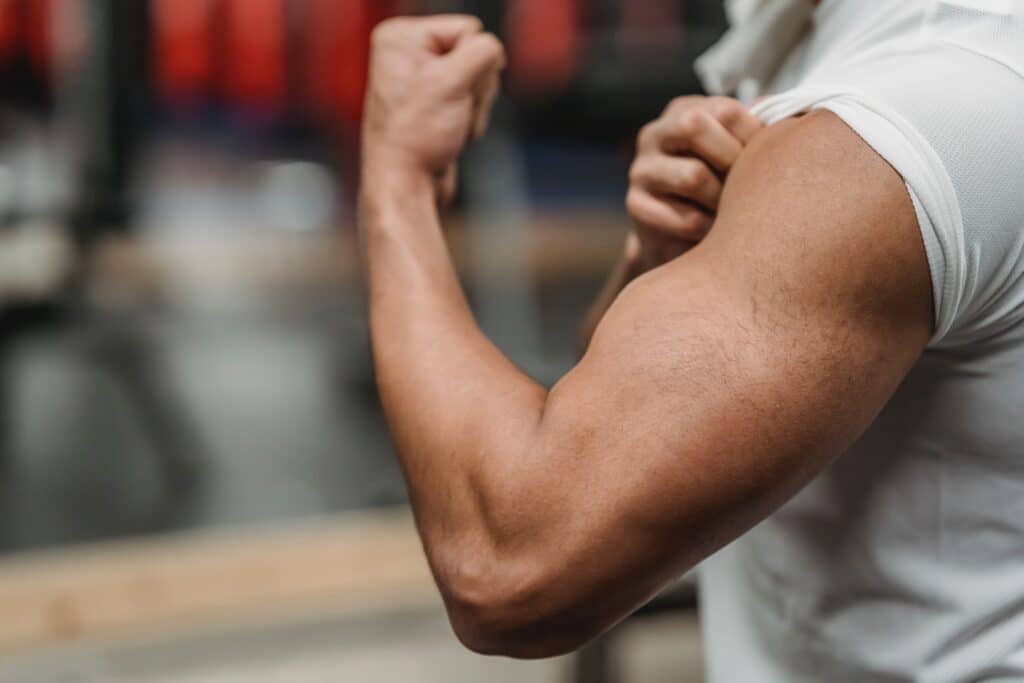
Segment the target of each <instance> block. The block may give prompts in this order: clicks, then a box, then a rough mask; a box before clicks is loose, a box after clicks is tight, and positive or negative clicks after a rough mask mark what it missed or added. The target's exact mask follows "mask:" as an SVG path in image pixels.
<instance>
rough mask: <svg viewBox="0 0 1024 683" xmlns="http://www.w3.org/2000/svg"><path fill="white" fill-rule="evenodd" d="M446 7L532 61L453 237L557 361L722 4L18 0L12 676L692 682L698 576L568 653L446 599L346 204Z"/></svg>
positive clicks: (469, 178)
mask: <svg viewBox="0 0 1024 683" xmlns="http://www.w3.org/2000/svg"><path fill="white" fill-rule="evenodd" d="M439 11H460V12H472V13H474V14H477V15H479V16H481V17H482V18H483V19H484V21H485V24H486V25H487V27H488V29H490V30H492V31H495V32H496V33H499V34H500V35H501V36H502V37H503V39H504V40H505V41H506V44H507V46H508V49H509V54H510V67H509V71H508V75H507V79H506V84H505V85H506V89H505V94H504V96H503V98H502V100H501V101H500V103H499V106H498V110H497V112H496V117H495V123H494V126H493V129H492V131H491V132H490V134H489V135H488V136H487V138H486V139H485V140H483V141H482V142H481V143H479V144H478V145H476V146H475V147H474V148H473V149H472V150H471V151H470V152H469V154H468V155H467V157H466V159H465V171H464V173H463V178H464V183H463V187H462V190H461V193H460V198H459V201H458V203H457V206H456V209H455V211H454V212H453V215H452V216H451V218H450V220H449V223H450V234H451V241H452V245H453V251H454V253H455V254H456V258H457V262H458V264H459V268H460V271H461V273H462V274H463V277H464V282H465V283H466V285H467V288H468V290H469V292H470V296H471V299H472V301H473V304H474V307H475V309H476V311H477V314H478V316H479V319H480V321H481V324H482V325H483V327H484V328H485V330H486V331H487V332H488V333H489V334H490V335H491V336H492V338H493V339H494V340H495V341H496V342H497V343H498V344H499V345H500V346H501V347H502V348H503V349H505V351H506V352H507V353H508V354H509V355H510V356H511V357H512V358H513V360H515V361H516V362H518V363H519V364H520V365H521V366H522V367H524V368H526V369H527V370H528V371H529V372H531V373H532V374H533V375H534V376H536V377H537V378H538V379H540V380H542V381H544V382H552V381H554V380H555V379H556V378H557V377H558V376H559V375H560V374H561V373H563V372H564V371H565V370H566V369H567V368H569V367H570V366H571V364H572V363H573V360H574V344H575V337H576V327H577V325H578V324H579V322H580V320H581V317H582V315H583V312H584V310H585V308H586V306H587V304H588V303H589V301H590V299H591V297H592V296H593V295H594V294H595V293H596V291H597V288H598V287H599V285H600V282H601V280H602V278H603V277H604V275H605V274H606V272H607V270H608V268H609V267H610V266H611V265H612V263H613V261H614V260H615V258H616V256H617V254H618V250H619V249H620V247H621V244H622V241H623V239H624V236H625V233H626V230H627V228H628V219H627V217H626V216H625V213H624V209H623V206H622V204H623V198H624V195H625V188H626V172H627V168H628V166H629V163H630V160H631V156H632V153H633V139H634V137H635V134H636V131H637V130H638V129H639V127H640V126H641V125H643V124H644V123H645V122H647V121H648V120H650V119H653V118H654V117H655V116H657V115H658V114H659V113H660V111H661V110H662V108H663V107H664V106H665V104H666V103H667V102H668V101H669V100H670V99H671V98H672V97H675V96H677V95H681V94H690V93H695V92H699V86H698V83H697V81H696V78H695V76H694V73H693V70H692V62H693V60H694V58H695V57H696V56H697V55H698V54H700V53H701V52H702V51H703V50H704V49H706V48H707V47H708V46H709V45H710V44H711V43H713V42H714V41H715V39H716V38H717V37H718V36H719V35H720V34H721V32H722V31H723V30H724V28H725V25H726V16H725V11H724V9H723V6H722V2H721V0H686V1H684V0H505V1H500V0H462V1H460V0H417V1H411V0H410V1H399V0H0V553H2V554H0V681H5V682H6V681H7V680H10V681H17V682H18V683H21V682H23V681H36V680H39V681H55V680H61V681H65V680H67V681H106V680H116V681H122V680H124V681H142V680H145V681H149V680H152V681H158V680H159V681H195V680H204V681H226V680H242V679H243V678H244V680H247V681H263V680H275V681H276V680H288V681H297V680H316V681H321V680H346V681H348V680H352V681H361V680H374V681H391V680H394V681H431V682H432V681H475V680H481V679H483V678H484V677H488V678H490V679H491V680H493V681H501V680H506V678H507V680H521V679H523V678H526V679H528V680H536V681H547V680H550V681H568V680H576V681H586V682H593V683H600V682H601V681H606V680H609V681H610V680H629V681H632V680H638V681H662V680H665V681H668V680H671V681H680V680H700V663H699V642H698V638H697V635H696V630H695V629H696V626H695V623H696V622H695V619H696V618H695V616H694V612H693V611H692V607H693V602H694V601H693V599H692V595H691V594H690V593H689V592H688V591H687V590H685V589H682V590H679V591H676V592H673V593H672V594H670V595H669V596H666V597H665V598H662V599H661V600H659V601H657V602H656V603H655V604H654V605H652V606H651V608H649V609H648V610H646V612H645V614H644V615H642V616H641V617H639V618H638V619H637V620H634V621H631V622H630V623H628V624H626V625H625V626H623V627H621V628H620V629H619V630H618V631H617V632H616V633H615V634H613V635H612V636H611V637H609V638H607V639H605V640H603V641H601V642H600V643H597V644H596V645H595V646H593V647H592V648H589V649H588V650H587V651H585V652H584V653H582V654H581V655H579V656H575V657H571V658H567V659H566V660H564V661H560V662H554V663H540V664H531V665H520V664H513V663H510V662H500V661H489V660H483V659H480V658H475V657H473V656H471V655H468V654H465V653H462V652H461V651H460V650H459V648H458V646H457V644H456V643H455V641H454V638H453V637H452V636H451V635H450V633H449V632H448V631H447V628H446V626H445V625H444V622H443V618H442V617H441V615H440V613H439V611H438V605H437V602H436V597H435V596H434V595H433V592H432V590H431V589H430V586H429V577H428V576H426V573H425V569H424V568H423V566H422V558H421V557H420V554H419V548H418V546H417V545H416V542H415V537H414V535H413V533H412V529H411V525H410V524H409V521H408V516H407V513H405V512H404V501H405V491H404V486H403V483H402V481H401V478H400V475H399V471H398V468H397V466H396V464H395V462H394V459H393V456H392V452H391V446H390V444H389V440H388V436H387V432H386V428H385V425H384V422H383V419H382V417H381V415H380V411H379V407H378V404H377V400H376V395H375V392H374V388H373V377H372V372H371V369H370V362H369V348H368V341H367V332H366V325H365V322H364V316H363V304H362V292H361V288H360V277H359V273H358V267H357V263H356V258H355V250H356V244H355V234H354V233H355V231H354V226H353V202H354V197H355V193H356V187H357V184H358V177H357V171H358V158H357V150H358V129H359V120H360V115H361V108H362V96H363V90H364V87H365V81H366V66H367V50H368V41H369V35H370V32H371V30H372V28H373V26H374V25H375V24H376V23H377V22H379V21H380V20H382V19H384V18H386V17H388V16H392V15H395V14H415V13H431V12H439ZM5 613H6V614H5ZM503 676H504V677H505V678H503ZM616 677H618V678H616Z"/></svg>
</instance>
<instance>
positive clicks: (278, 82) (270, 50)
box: [221, 0, 288, 110]
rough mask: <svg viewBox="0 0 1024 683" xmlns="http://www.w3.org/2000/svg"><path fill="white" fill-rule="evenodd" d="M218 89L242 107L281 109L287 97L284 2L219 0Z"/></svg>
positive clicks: (282, 0) (286, 31)
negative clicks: (220, 53) (220, 55)
mask: <svg viewBox="0 0 1024 683" xmlns="http://www.w3.org/2000/svg"><path fill="white" fill-rule="evenodd" d="M221 2H222V3H223V4H222V7H221V11H222V12H223V15H222V16H223V29H224V34H225V35H224V43H223V45H224V58H223V60H222V62H221V63H222V65H223V70H222V71H221V76H222V87H223V89H224V94H225V95H226V96H227V98H228V99H229V100H230V101H231V102H233V103H235V104H237V105H241V106H243V107H246V108H254V109H264V110H265V109H274V108H280V107H282V106H283V104H284V101H285V98H286V96H287V94H288V68H287V56H288V55H287V46H286V39H287V33H288V13H287V11H286V9H285V0H221Z"/></svg>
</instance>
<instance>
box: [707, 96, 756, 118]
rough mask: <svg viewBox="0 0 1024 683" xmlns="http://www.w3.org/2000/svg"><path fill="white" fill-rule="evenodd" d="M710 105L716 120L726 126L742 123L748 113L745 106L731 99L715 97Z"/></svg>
mask: <svg viewBox="0 0 1024 683" xmlns="http://www.w3.org/2000/svg"><path fill="white" fill-rule="evenodd" d="M709 105H710V110H711V112H712V114H713V115H714V116H715V118H716V119H718V120H719V121H720V122H722V123H724V124H732V123H736V122H738V121H740V120H741V119H742V118H743V117H744V115H745V114H746V112H747V110H746V107H744V106H743V104H741V103H740V102H739V101H737V100H734V99H732V98H731V97H714V98H712V99H711V100H710V102H709Z"/></svg>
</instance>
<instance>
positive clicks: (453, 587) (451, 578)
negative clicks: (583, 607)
mask: <svg viewBox="0 0 1024 683" xmlns="http://www.w3.org/2000/svg"><path fill="white" fill-rule="evenodd" d="M550 576H551V574H549V573H548V572H545V571H543V570H542V569H541V570H540V571H538V568H537V567H536V566H535V567H534V568H532V569H531V568H526V567H524V566H523V564H522V563H517V562H516V561H508V560H503V561H501V562H495V561H493V560H489V561H485V562H481V561H480V560H479V559H471V560H463V561H461V562H460V563H459V565H458V566H457V567H453V568H452V570H451V571H450V572H447V573H446V576H445V578H444V579H443V580H442V582H441V583H442V585H441V591H442V593H443V595H444V598H445V606H446V608H447V610H448V618H449V620H450V622H451V625H452V629H453V630H454V632H455V635H456V636H457V637H458V639H459V641H460V642H461V643H462V644H463V645H464V646H465V647H466V648H468V649H469V650H471V651H473V652H475V653H477V654H481V655H490V656H502V657H512V658H515V659H545V658H548V657H557V656H559V655H564V654H567V653H569V652H573V651H574V650H576V649H578V648H579V647H581V646H582V645H584V644H585V643H586V641H587V640H589V638H590V637H591V636H592V635H594V634H592V633H589V630H584V631H581V630H580V620H579V619H570V618H569V617H570V616H571V615H569V614H568V611H567V610H566V609H564V608H563V607H561V606H560V605H562V604H564V600H563V599H560V597H561V596H560V595H559V593H560V592H561V589H560V586H559V585H557V584H558V582H557V581H555V580H552V579H550V578H544V577H550ZM570 624H571V626H570Z"/></svg>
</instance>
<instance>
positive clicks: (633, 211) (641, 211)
mask: <svg viewBox="0 0 1024 683" xmlns="http://www.w3.org/2000/svg"><path fill="white" fill-rule="evenodd" d="M626 210H627V211H628V212H629V215H630V216H632V217H633V218H636V219H638V220H639V219H641V218H642V217H643V216H644V215H646V213H647V206H646V204H645V203H644V197H643V194H642V193H641V192H640V191H639V190H637V189H635V188H632V189H630V190H629V192H627V193H626Z"/></svg>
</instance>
